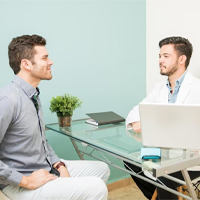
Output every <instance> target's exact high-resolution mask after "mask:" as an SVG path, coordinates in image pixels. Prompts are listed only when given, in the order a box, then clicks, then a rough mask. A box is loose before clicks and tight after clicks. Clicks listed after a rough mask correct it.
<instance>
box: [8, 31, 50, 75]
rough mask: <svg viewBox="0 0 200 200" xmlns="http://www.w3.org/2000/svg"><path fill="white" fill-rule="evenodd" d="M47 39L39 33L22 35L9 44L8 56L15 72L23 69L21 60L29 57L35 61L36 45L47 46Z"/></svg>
mask: <svg viewBox="0 0 200 200" xmlns="http://www.w3.org/2000/svg"><path fill="white" fill-rule="evenodd" d="M45 45H46V40H45V39H44V38H43V37H41V36H39V35H22V36H20V37H16V38H13V39H12V41H11V42H10V44H9V46H8V58H9V64H10V67H11V68H12V69H13V71H14V74H18V73H19V71H20V70H21V68H20V65H21V60H22V59H28V60H30V61H31V62H32V63H34V53H35V52H34V47H35V46H45Z"/></svg>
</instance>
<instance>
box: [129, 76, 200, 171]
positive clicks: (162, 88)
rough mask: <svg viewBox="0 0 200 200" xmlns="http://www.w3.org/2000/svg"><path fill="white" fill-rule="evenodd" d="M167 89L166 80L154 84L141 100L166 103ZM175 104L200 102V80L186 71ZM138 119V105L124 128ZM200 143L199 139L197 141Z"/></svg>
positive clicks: (195, 168) (196, 168)
mask: <svg viewBox="0 0 200 200" xmlns="http://www.w3.org/2000/svg"><path fill="white" fill-rule="evenodd" d="M168 92H169V89H168V88H167V86H166V81H162V82H159V83H157V84H156V85H155V87H154V89H153V91H152V92H151V93H150V94H149V95H148V96H147V97H146V98H145V99H143V101H142V102H148V103H168ZM176 104H200V80H199V79H197V78H195V77H194V76H193V75H192V74H191V73H190V72H187V73H186V75H185V78H184V80H183V82H182V84H181V87H180V89H179V93H178V96H177V100H176ZM136 121H140V115H139V106H138V105H137V106H135V107H134V108H133V109H132V110H131V111H130V112H129V114H128V116H127V118H126V128H130V127H131V125H130V123H132V122H136ZM199 143H200V141H199ZM189 170H191V171H196V170H200V166H196V167H192V168H190V169H189Z"/></svg>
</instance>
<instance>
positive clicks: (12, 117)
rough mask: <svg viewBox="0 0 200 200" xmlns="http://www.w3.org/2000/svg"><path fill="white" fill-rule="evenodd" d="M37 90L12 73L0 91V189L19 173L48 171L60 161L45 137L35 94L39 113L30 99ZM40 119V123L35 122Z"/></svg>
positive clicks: (17, 180)
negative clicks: (9, 80) (9, 79)
mask: <svg viewBox="0 0 200 200" xmlns="http://www.w3.org/2000/svg"><path fill="white" fill-rule="evenodd" d="M34 94H37V90H36V89H35V88H34V87H33V86H31V85H30V84H28V83H27V82H25V81H24V80H23V79H21V78H20V77H19V76H15V77H14V80H13V82H12V83H11V84H10V85H9V86H8V87H6V88H4V89H2V90H0V188H1V189H3V188H4V187H5V186H6V185H9V184H11V185H18V184H19V183H20V182H21V179H22V175H25V176H28V175H30V174H31V173H32V172H34V171H36V170H39V169H46V170H48V171H50V170H51V166H52V164H54V163H56V162H58V161H60V159H59V158H58V156H57V155H56V154H55V152H54V151H53V149H52V148H51V146H50V145H49V144H48V143H47V140H46V137H45V125H44V121H43V113H42V109H41V103H40V99H39V97H38V104H39V112H38V114H37V111H36V108H35V106H34V104H33V102H32V100H31V97H32V96H33V95H34ZM39 120H40V125H41V129H40V125H39Z"/></svg>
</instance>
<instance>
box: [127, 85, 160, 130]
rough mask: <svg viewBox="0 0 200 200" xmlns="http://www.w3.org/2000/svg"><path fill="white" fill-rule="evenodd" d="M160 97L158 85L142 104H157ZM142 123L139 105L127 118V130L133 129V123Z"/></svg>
mask: <svg viewBox="0 0 200 200" xmlns="http://www.w3.org/2000/svg"><path fill="white" fill-rule="evenodd" d="M157 95H158V85H156V86H155V88H154V89H153V90H152V91H151V93H150V94H149V95H148V96H147V97H146V98H144V99H143V100H142V102H148V103H155V102H156V101H157V100H156V99H157ZM137 121H140V113H139V105H136V106H135V107H133V109H132V110H131V111H130V112H129V114H128V116H127V118H126V129H129V128H131V127H132V126H131V123H133V122H137Z"/></svg>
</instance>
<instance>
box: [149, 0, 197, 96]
mask: <svg viewBox="0 0 200 200" xmlns="http://www.w3.org/2000/svg"><path fill="white" fill-rule="evenodd" d="M170 36H182V37H185V38H187V39H189V41H190V42H191V43H192V45H193V55H192V58H191V61H190V65H189V68H188V70H189V71H190V72H192V73H193V74H194V75H195V76H196V77H197V78H200V0H146V40H147V48H146V56H147V57H146V79H147V81H146V84H147V94H148V93H149V92H150V91H151V90H152V89H153V87H154V85H155V83H156V82H158V81H160V80H163V79H166V77H163V76H161V75H160V73H159V65H158V55H159V46H158V43H159V41H160V40H161V39H163V38H165V37H170Z"/></svg>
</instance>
